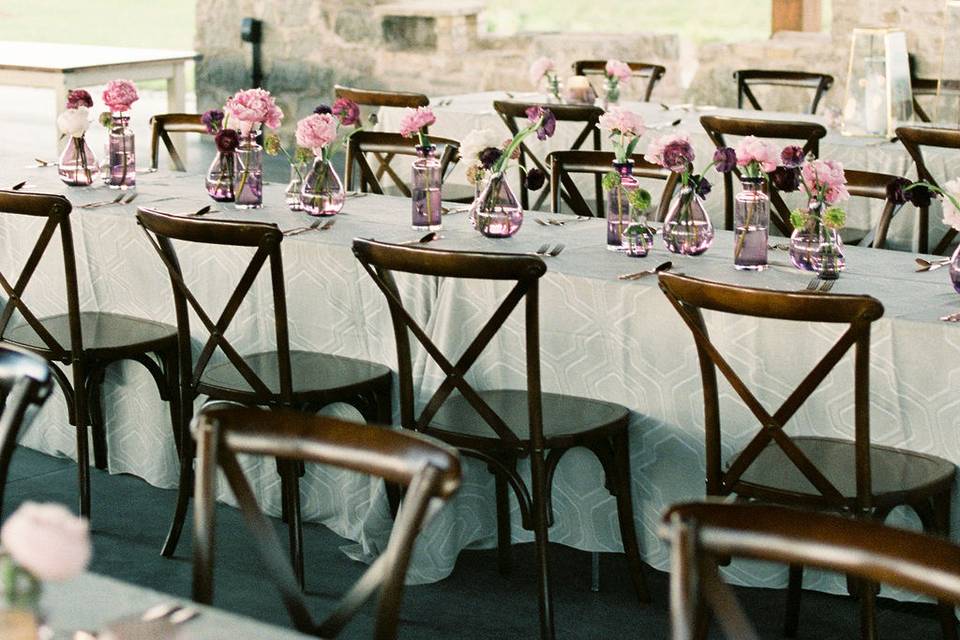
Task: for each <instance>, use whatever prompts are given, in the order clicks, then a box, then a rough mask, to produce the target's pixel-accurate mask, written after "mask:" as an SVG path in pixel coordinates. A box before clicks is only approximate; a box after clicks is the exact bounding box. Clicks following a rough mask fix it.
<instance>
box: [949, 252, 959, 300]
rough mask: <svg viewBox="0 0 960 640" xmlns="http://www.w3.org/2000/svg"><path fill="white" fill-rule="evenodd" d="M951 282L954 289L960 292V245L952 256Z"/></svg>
mask: <svg viewBox="0 0 960 640" xmlns="http://www.w3.org/2000/svg"><path fill="white" fill-rule="evenodd" d="M950 284H952V285H953V290H954V291H956V292H957V293H960V246H958V247H957V248H956V250H955V251H954V252H953V255H952V256H950Z"/></svg>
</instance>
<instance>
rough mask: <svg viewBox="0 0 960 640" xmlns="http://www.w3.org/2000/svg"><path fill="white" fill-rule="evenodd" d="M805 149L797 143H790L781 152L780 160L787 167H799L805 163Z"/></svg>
mask: <svg viewBox="0 0 960 640" xmlns="http://www.w3.org/2000/svg"><path fill="white" fill-rule="evenodd" d="M803 155H804V154H803V149H801V148H800V147H798V146H796V145H790V146H787V147H784V148H783V151H781V152H780V161H781V162H783V166H785V167H787V168H791V169H792V168H794V167H799V166H801V165H802V164H803Z"/></svg>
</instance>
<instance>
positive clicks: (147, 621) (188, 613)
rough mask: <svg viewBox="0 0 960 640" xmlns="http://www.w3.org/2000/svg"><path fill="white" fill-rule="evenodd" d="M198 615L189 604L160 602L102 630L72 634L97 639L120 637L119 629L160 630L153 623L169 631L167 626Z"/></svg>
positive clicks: (79, 638)
mask: <svg viewBox="0 0 960 640" xmlns="http://www.w3.org/2000/svg"><path fill="white" fill-rule="evenodd" d="M199 615H200V610H199V609H195V608H193V607H190V606H183V605H181V604H178V603H176V602H162V603H160V604H157V605H154V606H152V607H150V608H149V609H147V610H146V611H144V612H143V614H141V615H140V616H139V617H136V616H135V617H133V618H132V619H126V620H121V621H118V622H115V623H112V624H108V625H107V628H106V629H105V630H104V631H101V632H94V631H82V630H81V631H76V632H75V633H74V634H73V640H97V639H98V638H104V637H110V638H114V637H121V636H120V635H119V634H120V633H122V632H121V629H126V630H127V631H129V632H132V631H133V630H134V628H142V627H144V626H149V627H151V632H157V631H160V629H159V628H158V629H153V628H152V627H153V626H154V625H159V626H161V627H164V628H166V629H167V632H169V631H170V629H169V627H175V626H178V625H181V624H184V623H186V622H189V621H190V620H193V619H194V618H196V617H197V616H199ZM123 637H125V636H123ZM138 637H139V636H138ZM151 637H152V636H151ZM157 637H161V636H157ZM162 637H166V636H162Z"/></svg>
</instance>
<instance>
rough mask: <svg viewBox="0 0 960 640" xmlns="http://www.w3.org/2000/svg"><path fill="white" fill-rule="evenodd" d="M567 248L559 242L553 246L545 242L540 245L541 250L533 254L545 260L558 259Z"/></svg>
mask: <svg viewBox="0 0 960 640" xmlns="http://www.w3.org/2000/svg"><path fill="white" fill-rule="evenodd" d="M565 248H566V245H565V244H563V243H562V242H558V243H557V244H555V245H552V246H551V244H550V243H549V242H545V243H543V244H542V245H540V248H538V249H537V250H536V251H534V252H533V255H535V256H542V257H545V258H556V257H557V256H558V255H560V253H561V252H562V251H563V250H564V249H565Z"/></svg>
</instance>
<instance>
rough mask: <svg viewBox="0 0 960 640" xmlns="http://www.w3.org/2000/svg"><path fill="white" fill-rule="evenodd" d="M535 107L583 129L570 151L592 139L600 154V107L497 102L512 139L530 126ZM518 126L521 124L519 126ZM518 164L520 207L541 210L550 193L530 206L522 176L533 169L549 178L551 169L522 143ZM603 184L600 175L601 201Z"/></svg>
mask: <svg viewBox="0 0 960 640" xmlns="http://www.w3.org/2000/svg"><path fill="white" fill-rule="evenodd" d="M534 106H541V107H544V108H547V109H550V111H552V112H553V115H555V116H556V117H557V122H570V123H575V124H581V125H583V128H582V129H581V130H580V133H579V134H578V135H577V137H576V138H575V139H574V141H573V144H571V145H570V149H572V150H577V149H580V148H582V147H583V145H584V143H586V142H587V140H588V139H592V140H593V150H594V151H600V149H601V147H602V144H601V139H600V129H599V128H597V124H598V123H599V122H600V116H602V115H603V109H601V108H600V107H594V106H591V105H586V106H584V105H572V104H537V103H523V102H510V101H504V100H495V101H494V103H493V108H494V110H496V112H497V114H499V116H500V119H501V120H503V122H504V124H506V125H507V128H508V129H509V130H510V135H511V136H515V135H517V133H519V132H520V129H521V128H523V127H526V126H527V125H526V123H527V109H529V108H530V107H534ZM518 122H519V123H520V124H519V125H518ZM519 164H520V169H519V171H520V205H521V206H522V207H523V208H524V209H525V210H531V209H539V208H540V207H541V206H542V205H543V203H544V202H545V201H546V199H547V196H548V195H549V193H548V192H547V191H546V190H544V191H543V192H542V193H541V194H540V197H539V198H537V201H536V202H535V203H534V204H533V206H531V205H530V191H529V190H528V189H527V187H526V185H525V184H524V180H523V175H524V172H525V170H526V169H528V168H534V167H536V168H537V169H540V170H541V171H543V173H544V175H550V168H549V167H548V166H547V164H546V162H545V161H544V160H541V159H540V158H538V157H537V155H536V154H534V153H532V152H531V151H530V147H529V146H527V143H526V142H524V143H521V145H520V159H519ZM530 164H532V165H533V167H530V166H529V165H530ZM601 180H602V176H599V175H598V176H596V180H595V181H594V186H595V189H596V194H597V200H598V201H600V200H601V199H602V198H603V185H602V184H601ZM567 204H570V203H569V202H568V203H567Z"/></svg>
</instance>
